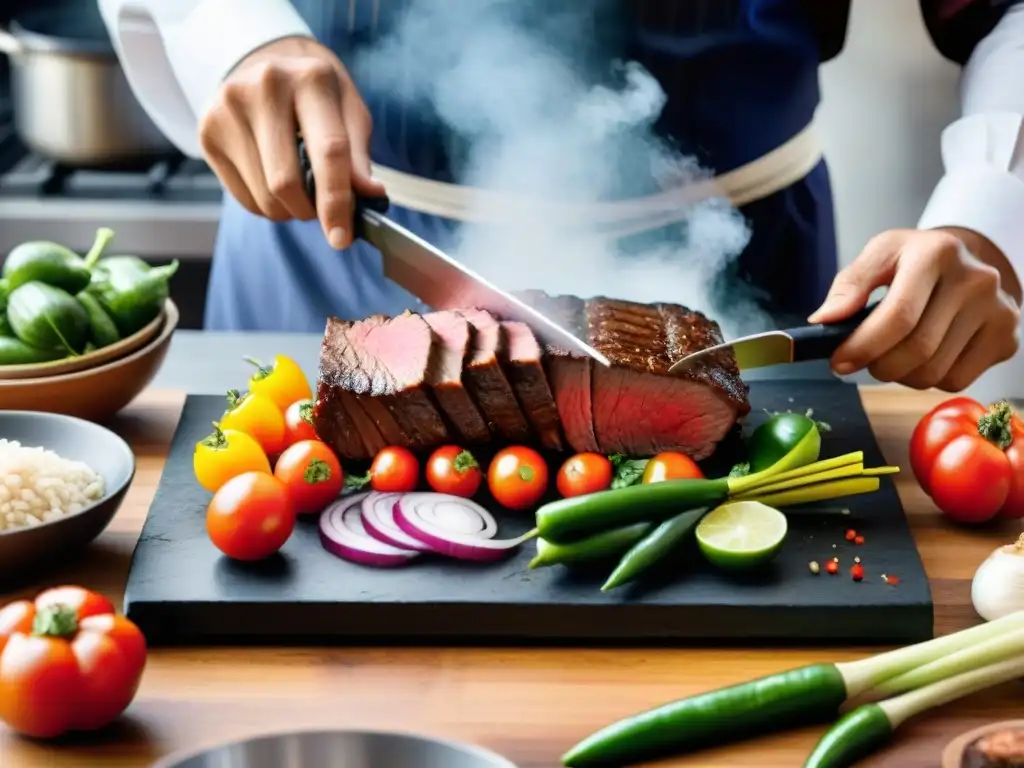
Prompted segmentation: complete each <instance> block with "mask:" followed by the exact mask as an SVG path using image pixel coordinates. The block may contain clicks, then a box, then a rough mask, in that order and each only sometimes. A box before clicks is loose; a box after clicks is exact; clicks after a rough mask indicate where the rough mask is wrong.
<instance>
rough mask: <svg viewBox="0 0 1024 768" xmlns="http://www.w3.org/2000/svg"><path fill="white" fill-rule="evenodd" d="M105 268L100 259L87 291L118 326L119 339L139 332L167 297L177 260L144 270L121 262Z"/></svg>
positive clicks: (123, 261) (154, 317)
mask: <svg viewBox="0 0 1024 768" xmlns="http://www.w3.org/2000/svg"><path fill="white" fill-rule="evenodd" d="M114 258H116V259H118V261H117V262H116V263H115V264H114V265H107V264H106V262H107V261H108V259H103V260H102V261H101V262H100V263H99V264H97V265H96V268H95V270H94V272H93V281H92V282H91V283H90V285H89V288H88V291H89V293H91V294H92V295H93V296H95V297H96V298H97V299H98V300H99V303H100V304H101V305H102V307H103V309H104V310H105V311H106V312H107V314H108V315H110V318H111V319H112V320H113V321H114V324H115V325H116V326H117V330H118V332H119V333H120V334H121V336H122V338H124V337H127V336H131V335H132V334H133V333H136V332H138V331H140V330H142V329H143V328H144V327H145V326H146V325H148V324H149V323H151V322H152V321H153V320H155V319H156V318H157V317H158V316H159V315H160V312H161V311H162V310H163V308H164V304H165V303H166V302H167V299H168V297H169V296H170V287H169V283H170V279H171V277H173V276H174V273H175V272H177V271H178V262H177V260H175V261H172V262H171V263H170V264H165V265H163V266H161V267H150V266H149V265H148V264H146V263H145V262H141V263H142V265H143V266H144V267H145V268H144V269H143V268H140V267H139V265H138V264H133V263H132V262H131V261H125V260H124V259H134V257H114Z"/></svg>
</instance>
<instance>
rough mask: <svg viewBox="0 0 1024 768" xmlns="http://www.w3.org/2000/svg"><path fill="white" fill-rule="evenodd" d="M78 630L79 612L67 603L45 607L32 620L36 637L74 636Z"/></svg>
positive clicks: (33, 632)
mask: <svg viewBox="0 0 1024 768" xmlns="http://www.w3.org/2000/svg"><path fill="white" fill-rule="evenodd" d="M76 632H78V613H77V612H76V611H75V609H74V608H72V607H70V606H67V605H52V606H50V607H48V608H43V610H41V611H39V613H37V614H36V617H35V619H33V620H32V634H33V635H35V636H36V637H73V636H74V635H75V633H76Z"/></svg>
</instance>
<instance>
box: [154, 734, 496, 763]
mask: <svg viewBox="0 0 1024 768" xmlns="http://www.w3.org/2000/svg"><path fill="white" fill-rule="evenodd" d="M284 766H287V768H339V767H340V766H344V768H516V767H515V766H514V765H513V764H512V763H510V762H509V761H508V760H505V759H504V758H503V757H499V756H498V755H496V754H494V753H493V752H488V751H487V750H485V749H481V748H480V747H474V746H470V745H468V744H458V743H456V742H452V741H442V740H439V739H428V738H424V737H421V736H412V735H407V734H401V733H385V732H375V731H307V732H299V733H281V734H274V735H270V736H260V737H257V738H253V739H246V740H245V741H236V742H232V743H230V744H224V745H222V746H219V747H213V748H211V749H202V750H199V751H196V752H189V753H187V754H181V755H171V756H170V757H166V758H164V759H163V760H160V761H158V762H157V763H156V764H155V765H154V766H153V768H284Z"/></svg>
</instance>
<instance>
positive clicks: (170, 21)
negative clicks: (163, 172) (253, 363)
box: [99, 0, 1024, 280]
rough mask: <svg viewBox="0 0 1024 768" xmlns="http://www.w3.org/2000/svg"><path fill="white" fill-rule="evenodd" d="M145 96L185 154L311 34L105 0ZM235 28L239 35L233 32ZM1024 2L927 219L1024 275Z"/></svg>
mask: <svg viewBox="0 0 1024 768" xmlns="http://www.w3.org/2000/svg"><path fill="white" fill-rule="evenodd" d="M99 5H100V10H101V11H102V14H103V17H104V19H105V21H106V23H107V25H108V27H109V29H110V32H111V37H112V39H113V41H114V45H115V48H116V49H117V51H118V55H119V56H120V58H121V62H122V65H123V68H124V70H125V73H126V76H127V78H128V80H129V82H130V83H131V85H132V87H133V90H134V92H135V94H136V97H137V98H138V99H139V101H140V102H141V104H142V105H143V107H144V108H145V109H146V111H147V112H148V113H149V115H150V116H151V118H152V119H153V121H154V122H155V123H156V124H157V126H158V127H159V128H160V129H161V130H162V131H164V133H166V134H167V136H168V137H169V138H170V139H171V141H173V142H174V144H176V145H177V146H178V147H179V148H180V149H181V150H182V151H183V152H184V153H186V154H187V155H189V156H191V157H201V149H200V146H199V141H198V135H197V126H198V122H199V118H200V117H201V116H202V115H203V114H205V112H206V110H207V109H208V108H209V106H210V105H211V104H212V102H213V100H214V98H215V96H216V94H217V91H218V89H219V87H220V84H221V82H222V81H223V80H224V78H225V77H226V76H227V75H228V73H230V71H231V70H232V69H233V68H234V66H235V65H236V64H237V63H238V62H239V61H241V60H242V59H244V58H245V57H246V56H247V55H248V54H249V53H251V52H252V51H254V50H256V49H257V48H259V47H261V46H263V45H266V44H267V43H270V42H272V41H274V40H278V39H281V38H284V37H291V36H306V37H312V33H311V32H310V30H309V27H308V26H307V25H306V23H305V22H304V21H303V20H302V18H301V17H300V16H299V14H298V13H297V12H296V11H295V9H294V8H293V7H292V5H291V4H290V3H289V2H288V0H99ZM228 30H230V33H228V32H227V31H228ZM1020 73H1024V5H1017V6H1014V7H1012V8H1010V9H1009V10H1008V11H1007V12H1006V14H1005V15H1004V16H1003V18H1002V19H1001V21H1000V22H999V24H998V25H997V26H996V27H995V29H994V30H993V31H992V32H991V33H990V34H989V35H988V36H987V37H986V38H985V39H984V40H982V41H981V42H980V43H979V45H978V46H977V47H976V49H975V50H974V53H973V54H972V56H971V57H970V59H969V61H968V62H967V64H966V66H965V67H964V69H963V73H962V76H961V80H960V88H959V91H960V92H959V96H960V104H961V112H962V116H961V117H960V118H959V119H957V120H956V121H954V122H953V123H952V124H950V125H949V126H948V127H947V128H946V129H945V130H944V131H943V134H942V158H943V163H944V166H945V175H944V176H943V178H942V179H941V180H940V181H939V183H938V185H937V186H936V188H935V190H934V192H933V194H932V196H931V199H930V200H929V202H928V204H927V206H926V207H925V210H924V213H923V214H922V216H921V218H920V220H919V222H918V226H919V227H920V228H922V229H929V228H934V227H960V228H963V229H968V230H972V231H975V232H978V233H979V234H982V235H984V236H985V237H987V238H988V239H989V240H990V241H991V242H992V243H993V244H994V245H995V246H996V247H998V248H999V249H1000V250H1001V251H1002V252H1003V253H1004V254H1006V256H1007V258H1008V259H1009V260H1010V262H1011V263H1012V264H1013V265H1014V267H1015V269H1016V270H1017V273H1018V275H1019V276H1021V278H1022V280H1024V81H1022V80H1021V78H1020Z"/></svg>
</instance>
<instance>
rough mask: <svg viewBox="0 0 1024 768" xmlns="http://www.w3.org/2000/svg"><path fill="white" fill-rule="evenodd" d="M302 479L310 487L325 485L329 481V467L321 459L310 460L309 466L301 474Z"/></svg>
mask: <svg viewBox="0 0 1024 768" xmlns="http://www.w3.org/2000/svg"><path fill="white" fill-rule="evenodd" d="M302 479H303V480H304V481H305V482H307V483H309V484H310V485H316V484H317V483H326V482H327V481H328V480H330V479H331V467H330V465H329V464H328V463H327V462H326V461H324V460H323V459H310V462H309V466H307V467H306V471H305V472H303V473H302Z"/></svg>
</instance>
